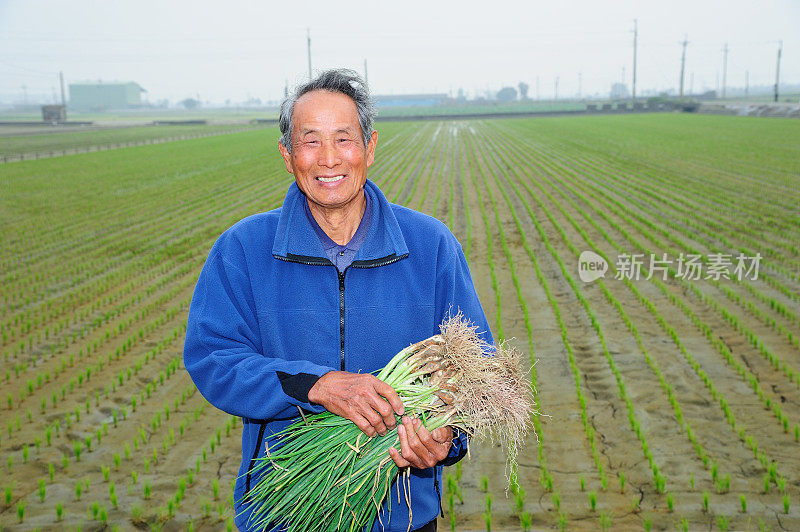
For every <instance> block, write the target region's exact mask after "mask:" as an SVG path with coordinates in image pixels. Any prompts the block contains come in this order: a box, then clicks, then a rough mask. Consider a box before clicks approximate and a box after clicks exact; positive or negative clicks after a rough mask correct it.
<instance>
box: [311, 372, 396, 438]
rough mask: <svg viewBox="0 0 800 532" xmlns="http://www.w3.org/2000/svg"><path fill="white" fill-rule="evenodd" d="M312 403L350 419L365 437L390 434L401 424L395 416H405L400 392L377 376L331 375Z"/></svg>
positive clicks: (314, 391)
mask: <svg viewBox="0 0 800 532" xmlns="http://www.w3.org/2000/svg"><path fill="white" fill-rule="evenodd" d="M308 400H309V401H310V402H312V403H316V404H318V405H322V406H324V407H325V408H326V409H327V410H328V411H329V412H332V413H334V414H336V415H338V416H342V417H344V418H347V419H349V420H350V421H352V422H353V423H355V424H356V425H357V426H358V428H360V429H361V430H362V431H364V434H366V435H367V436H369V437H370V438H372V437H373V436H377V435H379V434H380V435H381V436H383V435H384V434H386V432H387V430H389V429H392V428H394V427H395V425H396V424H397V423H396V422H395V417H394V415H395V412H396V413H397V415H399V416H402V415H403V413H404V412H405V407H404V406H403V401H402V400H401V399H400V396H399V395H397V392H396V391H395V390H394V388H392V387H391V386H389V385H388V384H386V383H385V382H383V381H382V380H379V379H378V378H376V377H375V376H373V375H367V374H363V373H349V372H347V371H330V372H328V373H326V374H325V375H323V376H322V377H320V379H319V380H318V381H317V382H316V384H314V386H312V387H311V389H310V390H309V391H308Z"/></svg>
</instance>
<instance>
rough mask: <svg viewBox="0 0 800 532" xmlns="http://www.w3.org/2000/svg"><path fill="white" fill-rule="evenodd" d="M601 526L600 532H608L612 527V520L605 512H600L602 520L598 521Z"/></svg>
mask: <svg viewBox="0 0 800 532" xmlns="http://www.w3.org/2000/svg"><path fill="white" fill-rule="evenodd" d="M598 521H599V524H600V530H602V531H603V532H606V530H608V529H609V528H610V527H611V518H610V517H609V516H608V514H606V513H605V512H600V518H599V519H598Z"/></svg>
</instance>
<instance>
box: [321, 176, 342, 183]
mask: <svg viewBox="0 0 800 532" xmlns="http://www.w3.org/2000/svg"><path fill="white" fill-rule="evenodd" d="M343 177H344V176H343V175H336V176H333V177H318V178H317V179H318V180H320V181H322V182H323V183H333V182H335V181H339V180H340V179H342V178H343Z"/></svg>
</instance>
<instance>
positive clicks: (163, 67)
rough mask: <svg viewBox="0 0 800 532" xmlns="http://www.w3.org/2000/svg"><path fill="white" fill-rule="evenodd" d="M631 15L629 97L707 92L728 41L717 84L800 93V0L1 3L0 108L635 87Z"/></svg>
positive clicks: (566, 91)
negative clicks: (332, 82) (108, 98)
mask: <svg viewBox="0 0 800 532" xmlns="http://www.w3.org/2000/svg"><path fill="white" fill-rule="evenodd" d="M634 18H637V19H638V26H639V50H638V52H639V53H638V76H637V77H638V80H637V86H638V92H639V93H641V92H642V91H644V90H648V89H657V90H665V89H669V88H677V85H678V78H679V72H680V56H681V46H680V44H679V41H681V40H682V39H683V37H684V34H686V35H687V37H688V40H689V45H688V47H687V54H686V88H687V90H688V89H689V86H690V83H691V80H692V74H693V75H694V77H693V79H694V82H693V88H694V89H695V91H700V90H702V89H704V88H706V89H714V88H716V87H717V83H718V81H717V80H718V79H719V83H721V80H722V65H723V52H722V49H723V46H724V44H725V42H727V43H728V47H729V54H728V77H727V79H728V86H729V87H732V86H738V87H742V86H744V79H745V71H746V70H749V72H750V85H751V86H754V85H771V84H773V83H774V80H775V63H776V56H777V50H778V40H779V39H782V40H783V58H782V61H781V81H782V82H784V83H800V0H766V1H763V2H754V1H752V0H749V1H743V0H731V1H704V0H669V1H667V0H662V1H660V2H650V1H633V0H623V1H610V2H597V1H596V0H574V1H549V2H538V1H526V2H522V1H521V2H510V1H503V0H499V1H494V2H480V3H478V2H465V1H463V0H461V1H458V2H450V1H434V0H428V1H425V2H420V1H416V0H414V1H408V0H407V1H403V2H397V1H395V2H391V3H387V2H358V3H353V2H350V3H342V2H320V1H314V0H309V1H304V2H288V1H284V2H272V1H269V2H268V1H258V2H257V1H242V0H234V1H226V2H222V1H219V0H217V1H214V2H211V1H207V0H192V1H184V0H180V1H177V0H170V1H163V0H162V1H156V0H137V1H128V0H117V1H110V0H103V1H89V0H71V1H60V0H0V102H3V103H9V102H12V101H21V100H22V97H23V88H22V87H23V86H25V87H26V91H27V94H28V95H29V96H28V97H29V100H30V99H33V96H34V95H43V96H45V97H47V98H50V99H51V98H52V94H53V92H54V91H57V90H58V89H57V86H58V82H57V72H58V71H59V70H62V71H63V72H64V76H65V79H66V82H67V83H70V82H75V81H85V80H98V79H102V80H103V81H112V80H119V81H136V82H138V83H139V84H140V85H142V86H143V87H144V88H145V89H147V91H148V93H147V99H148V100H149V101H150V102H156V101H158V100H161V99H164V98H167V99H170V100H172V101H173V102H175V101H177V100H180V99H183V98H186V97H195V96H196V95H197V94H199V95H200V97H201V99H202V100H204V101H212V102H219V103H221V102H224V101H225V100H226V99H230V100H231V101H233V102H236V101H242V100H245V99H246V98H248V97H254V98H255V97H259V98H261V99H262V100H267V99H270V100H275V99H278V98H279V97H281V96H282V94H283V87H284V84H285V82H286V80H287V79H288V82H289V84H290V86H291V85H293V84H295V83H296V82H299V81H302V80H303V79H305V78H306V77H307V75H308V64H307V57H306V29H307V28H308V29H310V32H311V53H312V68H313V69H315V70H317V69H322V68H328V67H334V66H343V67H348V68H353V69H356V70H358V71H359V72H362V73H363V68H364V60H365V59H366V60H367V62H368V75H369V82H370V86H371V88H372V91H373V93H375V94H386V93H407V92H450V91H452V93H453V94H455V93H456V92H457V91H458V88H459V87H462V88H463V89H464V90H465V91H466V92H467V94H468V95H474V94H476V93H484V92H485V91H487V90H492V91H496V90H498V89H499V88H501V87H503V86H505V85H514V86H516V85H517V83H518V82H520V81H525V82H526V83H528V84H529V85H530V86H531V89H530V93H529V95H530V96H533V97H535V96H536V78H537V76H538V78H539V90H540V94H541V96H542V97H548V98H549V97H552V95H553V91H554V80H555V78H556V77H558V78H559V84H558V93H559V96H570V95H576V94H577V93H578V90H579V73H580V89H581V91H582V93H583V94H584V95H586V94H594V93H607V92H608V90H609V88H610V86H611V84H612V83H613V82H616V81H620V80H622V79H623V69H624V80H625V82H626V83H627V84H628V86H630V83H631V73H632V64H633V58H632V55H633V19H634Z"/></svg>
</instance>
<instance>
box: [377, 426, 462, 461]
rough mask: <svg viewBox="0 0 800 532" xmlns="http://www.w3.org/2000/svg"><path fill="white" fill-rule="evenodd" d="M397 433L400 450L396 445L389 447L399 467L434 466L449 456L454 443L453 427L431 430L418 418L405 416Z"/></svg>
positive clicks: (390, 453)
mask: <svg viewBox="0 0 800 532" xmlns="http://www.w3.org/2000/svg"><path fill="white" fill-rule="evenodd" d="M397 433H398V434H399V435H400V452H397V449H395V448H394V447H392V448H390V449H389V455H390V456H391V457H392V460H394V463H395V464H397V467H409V466H411V467H415V468H417V469H425V468H428V467H433V466H435V465H436V464H438V463H439V462H441V461H442V460H444V459H445V458H447V455H448V454H449V453H450V447H451V446H452V445H453V429H452V428H450V427H447V426H445V427H439V428H438V429H435V430H434V431H433V432H429V431H428V429H426V428H425V426H424V425H423V424H422V421H420V420H419V419H417V418H414V419H412V418H410V417H407V416H405V417H403V424H402V425H400V426H399V427H397Z"/></svg>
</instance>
